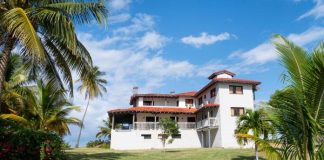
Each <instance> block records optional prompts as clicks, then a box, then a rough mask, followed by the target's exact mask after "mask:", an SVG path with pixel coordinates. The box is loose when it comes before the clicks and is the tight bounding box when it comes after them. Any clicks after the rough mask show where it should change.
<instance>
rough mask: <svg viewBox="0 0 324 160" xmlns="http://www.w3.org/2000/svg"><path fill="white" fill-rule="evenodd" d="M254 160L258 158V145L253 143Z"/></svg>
mask: <svg viewBox="0 0 324 160" xmlns="http://www.w3.org/2000/svg"><path fill="white" fill-rule="evenodd" d="M255 160H259V151H258V145H257V144H255Z"/></svg>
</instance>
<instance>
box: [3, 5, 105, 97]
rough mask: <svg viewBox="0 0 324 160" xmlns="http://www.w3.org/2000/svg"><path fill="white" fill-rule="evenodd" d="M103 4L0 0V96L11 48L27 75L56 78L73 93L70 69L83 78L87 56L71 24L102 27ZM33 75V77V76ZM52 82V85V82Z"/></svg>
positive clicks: (57, 81) (58, 82)
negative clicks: (16, 53)
mask: <svg viewBox="0 0 324 160" xmlns="http://www.w3.org/2000/svg"><path fill="white" fill-rule="evenodd" d="M106 17H107V10H106V7H105V5H104V2H103V1H94V0H89V1H83V0H73V1H71V0H41V1H40V0H3V1H1V3H0V48H3V50H2V52H3V55H2V56H1V57H0V93H1V92H2V88H3V85H2V84H3V82H4V79H5V73H6V70H7V69H8V62H9V60H10V55H11V53H12V50H13V49H14V48H17V49H18V53H19V54H20V55H22V56H24V57H25V58H26V63H27V64H28V66H29V72H30V74H34V76H35V77H37V75H41V76H43V78H47V79H56V82H55V83H56V85H58V86H61V87H64V86H65V85H64V84H63V82H62V81H64V82H65V83H66V84H67V87H68V88H69V91H70V94H71V95H72V93H73V92H72V91H73V80H72V74H71V70H74V71H76V72H77V73H78V76H81V77H82V76H83V75H85V74H86V73H85V72H86V71H87V68H89V66H90V67H91V65H92V60H91V56H90V54H89V53H88V51H87V50H86V48H85V47H84V46H83V45H82V44H81V42H80V41H79V40H78V38H77V36H76V33H75V26H74V24H86V23H91V22H93V20H96V21H97V22H98V23H100V24H105V22H106ZM35 74H36V75H35ZM53 83H54V82H53Z"/></svg>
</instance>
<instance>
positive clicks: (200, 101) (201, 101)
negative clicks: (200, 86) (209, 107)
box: [198, 97, 203, 105]
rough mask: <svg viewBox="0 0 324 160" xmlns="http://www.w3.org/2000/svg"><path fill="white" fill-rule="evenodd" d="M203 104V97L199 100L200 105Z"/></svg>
mask: <svg viewBox="0 0 324 160" xmlns="http://www.w3.org/2000/svg"><path fill="white" fill-rule="evenodd" d="M202 103H203V100H202V97H200V98H199V99H198V104H199V105H201V104H202Z"/></svg>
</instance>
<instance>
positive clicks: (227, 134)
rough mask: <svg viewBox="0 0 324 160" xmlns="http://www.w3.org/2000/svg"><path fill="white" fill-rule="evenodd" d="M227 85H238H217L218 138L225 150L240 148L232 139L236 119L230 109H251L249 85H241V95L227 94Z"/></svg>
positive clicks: (251, 90)
mask: <svg viewBox="0 0 324 160" xmlns="http://www.w3.org/2000/svg"><path fill="white" fill-rule="evenodd" d="M229 85H238V84H230V83H220V84H219V96H220V97H219V98H220V107H219V111H218V112H219V114H220V116H221V117H220V133H221V135H220V137H218V138H220V139H219V140H220V141H221V143H222V144H221V146H222V147H225V148H238V147H240V146H239V145H238V143H237V141H236V138H235V137H234V135H235V134H234V130H235V129H236V120H237V118H238V117H233V116H231V107H244V108H245V110H246V109H253V108H254V107H253V106H254V100H253V89H252V85H250V84H242V86H243V94H229Z"/></svg>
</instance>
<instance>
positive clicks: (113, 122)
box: [111, 114, 115, 129]
mask: <svg viewBox="0 0 324 160" xmlns="http://www.w3.org/2000/svg"><path fill="white" fill-rule="evenodd" d="M111 127H112V129H115V115H114V114H113V115H112V123H111Z"/></svg>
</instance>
